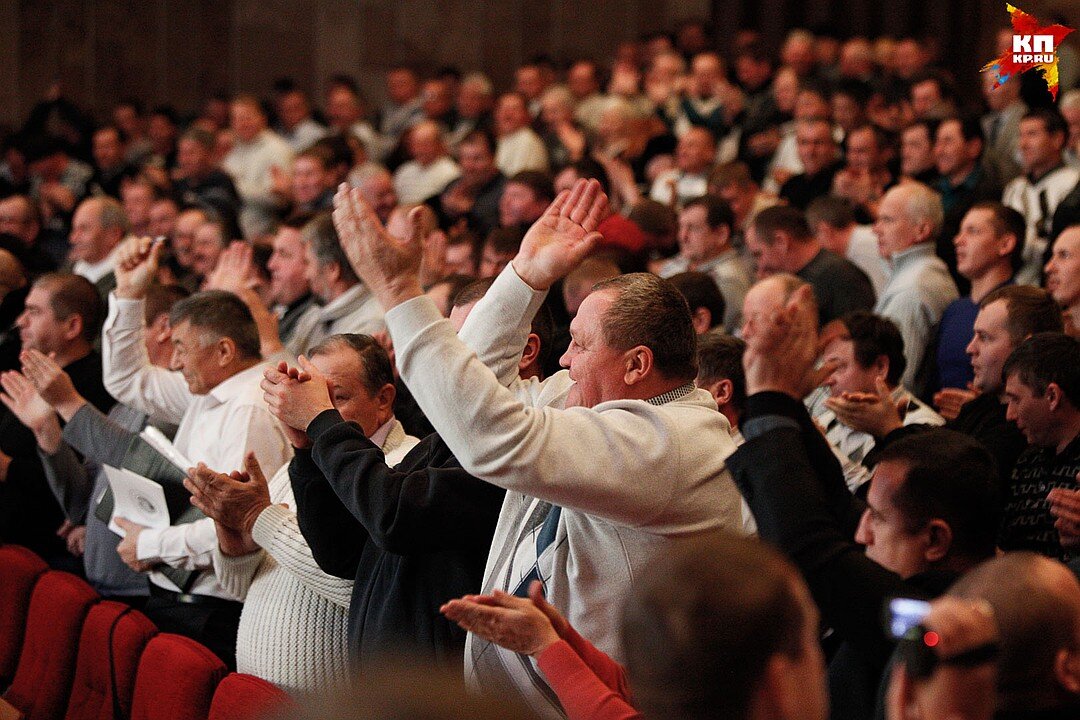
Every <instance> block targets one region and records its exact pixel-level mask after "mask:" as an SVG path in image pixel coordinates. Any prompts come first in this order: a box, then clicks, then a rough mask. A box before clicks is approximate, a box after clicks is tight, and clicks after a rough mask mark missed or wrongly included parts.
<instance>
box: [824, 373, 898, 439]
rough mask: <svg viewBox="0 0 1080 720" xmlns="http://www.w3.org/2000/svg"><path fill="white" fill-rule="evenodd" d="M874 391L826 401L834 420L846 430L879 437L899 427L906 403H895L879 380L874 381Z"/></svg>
mask: <svg viewBox="0 0 1080 720" xmlns="http://www.w3.org/2000/svg"><path fill="white" fill-rule="evenodd" d="M875 384H876V387H877V392H873V393H843V394H841V395H840V396H839V397H831V398H829V399H827V400H826V401H825V407H827V408H829V409H830V410H832V411H833V412H834V413H835V414H836V417H837V419H839V420H840V422H842V423H844V424H845V425H847V426H848V427H851V428H854V429H855V430H858V431H860V432H866V433H870V434H871V435H873V436H874V437H876V438H882V437H885V436H886V435H888V434H889V433H890V432H892V431H893V430H896V429H897V428H899V427H902V426H903V424H904V415H905V414H907V405H908V401H907V399H906V398H901V399H900V400H899V401H896V402H894V401H893V399H892V393H891V392H890V391H889V387H888V386H887V385H886V384H885V381H884V380H883V379H882V378H880V377H879V378H877V379H876V380H875Z"/></svg>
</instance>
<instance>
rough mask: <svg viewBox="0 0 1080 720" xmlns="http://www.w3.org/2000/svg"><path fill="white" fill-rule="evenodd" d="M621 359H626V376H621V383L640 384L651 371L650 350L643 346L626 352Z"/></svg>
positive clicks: (651, 355)
mask: <svg viewBox="0 0 1080 720" xmlns="http://www.w3.org/2000/svg"><path fill="white" fill-rule="evenodd" d="M623 357H624V358H626V374H625V375H624V376H623V382H625V383H626V384H627V385H634V384H636V383H639V382H641V381H642V380H644V379H645V378H646V376H648V375H649V373H651V372H652V371H653V354H652V350H650V349H649V348H647V347H645V346H644V345H638V346H637V347H634V348H631V349H629V350H627V351H626V353H625V354H624V355H623Z"/></svg>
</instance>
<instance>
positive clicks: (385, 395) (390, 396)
mask: <svg viewBox="0 0 1080 720" xmlns="http://www.w3.org/2000/svg"><path fill="white" fill-rule="evenodd" d="M396 397H397V388H396V387H394V384H393V383H386V384H385V385H383V386H382V387H381V388H379V392H377V393H375V402H376V403H377V404H378V406H379V409H380V410H387V411H388V412H389V413H390V414H393V411H394V398H396ZM384 422H385V421H384Z"/></svg>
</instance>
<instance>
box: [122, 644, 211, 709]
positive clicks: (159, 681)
mask: <svg viewBox="0 0 1080 720" xmlns="http://www.w3.org/2000/svg"><path fill="white" fill-rule="evenodd" d="M226 674H228V671H227V670H226V668H225V663H223V662H221V660H220V659H219V658H218V656H217V655H215V654H214V653H212V652H210V650H208V649H207V648H206V647H204V646H203V645H200V644H199V643H197V642H195V641H194V640H191V639H190V638H186V637H183V636H182V635H173V634H171V633H161V634H160V635H158V636H157V637H155V638H154V639H153V640H151V641H150V642H149V643H147V645H146V649H145V650H144V651H143V655H142V658H141V659H140V660H139V671H138V673H137V674H136V676H135V696H134V698H133V699H132V701H131V720H206V717H207V716H208V715H209V714H210V702H211V700H212V699H213V697H214V690H215V689H216V688H217V685H218V683H219V682H221V679H222V678H224V677H225V675H226Z"/></svg>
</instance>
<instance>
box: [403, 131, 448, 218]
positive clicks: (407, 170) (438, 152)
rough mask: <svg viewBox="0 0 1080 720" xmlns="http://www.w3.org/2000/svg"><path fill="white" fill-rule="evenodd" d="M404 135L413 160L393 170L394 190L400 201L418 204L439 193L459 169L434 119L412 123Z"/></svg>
mask: <svg viewBox="0 0 1080 720" xmlns="http://www.w3.org/2000/svg"><path fill="white" fill-rule="evenodd" d="M406 138H407V139H406V141H405V143H406V145H407V146H408V149H409V156H410V157H411V158H412V159H411V160H409V161H408V162H406V163H404V164H402V165H401V166H399V167H398V169H397V170H395V171H394V190H396V191H397V196H398V199H399V200H400V201H401V202H402V203H405V204H412V203H419V202H423V201H424V200H426V199H427V198H429V197H431V196H432V195H435V194H437V193H439V192H442V191H443V190H444V189H445V188H446V186H447V185H449V184H450V183H451V182H453V181H454V180H456V179H457V177H458V176H459V175H460V174H461V168H459V167H458V164H457V163H456V162H454V160H453V158H451V157H450V153H449V151H448V150H447V148H446V144H445V143H444V142H443V138H442V130H441V129H440V128H439V124H438V123H436V122H435V121H433V120H424V121H422V122H419V123H417V124H416V125H413V126H412V127H411V128H409V131H408V134H407V135H406Z"/></svg>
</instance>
